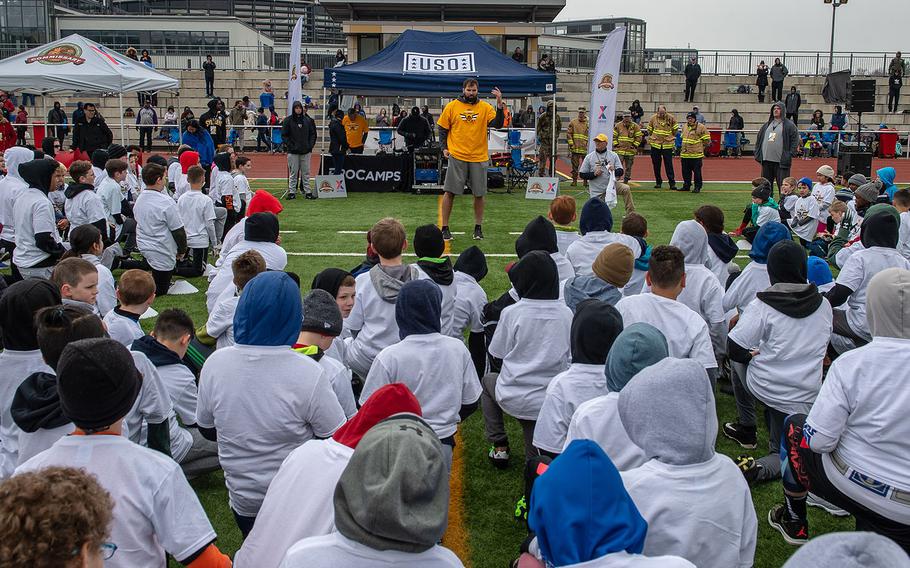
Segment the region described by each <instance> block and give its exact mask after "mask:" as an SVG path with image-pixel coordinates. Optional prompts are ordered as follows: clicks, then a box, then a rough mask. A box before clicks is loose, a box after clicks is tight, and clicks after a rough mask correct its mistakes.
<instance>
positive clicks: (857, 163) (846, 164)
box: [837, 152, 872, 178]
mask: <svg viewBox="0 0 910 568" xmlns="http://www.w3.org/2000/svg"><path fill="white" fill-rule="evenodd" d="M847 172H850V173H851V174H863V175H864V176H866V178H871V176H872V154H871V153H870V152H840V153H838V155H837V174H838V175H844V174H845V173H847Z"/></svg>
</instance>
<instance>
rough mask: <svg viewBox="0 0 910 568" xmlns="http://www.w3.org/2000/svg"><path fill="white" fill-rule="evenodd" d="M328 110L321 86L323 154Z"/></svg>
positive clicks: (324, 93)
mask: <svg viewBox="0 0 910 568" xmlns="http://www.w3.org/2000/svg"><path fill="white" fill-rule="evenodd" d="M328 111H329V109H328V103H327V101H326V90H325V87H323V88H322V128H321V130H322V153H323V154H325V129H326V121H327V120H332V119H331V118H330V117H329V116H328V115H327V113H328ZM908 146H910V144H908Z"/></svg>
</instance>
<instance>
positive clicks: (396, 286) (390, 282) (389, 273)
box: [370, 264, 420, 304]
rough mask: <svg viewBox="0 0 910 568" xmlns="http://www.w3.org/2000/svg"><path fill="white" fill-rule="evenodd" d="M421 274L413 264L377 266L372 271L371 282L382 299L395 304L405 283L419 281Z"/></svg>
mask: <svg viewBox="0 0 910 568" xmlns="http://www.w3.org/2000/svg"><path fill="white" fill-rule="evenodd" d="M419 274H420V272H419V271H418V270H417V267H416V266H414V265H413V264H402V265H401V266H382V265H381V264H377V265H376V266H374V267H373V268H371V269H370V282H372V283H373V287H374V288H376V293H377V294H379V297H380V298H382V299H383V300H385V301H386V302H388V303H390V304H394V303H395V300H397V299H398V291H399V290H401V287H402V286H404V283H405V282H410V281H411V280H417V278H418V277H419Z"/></svg>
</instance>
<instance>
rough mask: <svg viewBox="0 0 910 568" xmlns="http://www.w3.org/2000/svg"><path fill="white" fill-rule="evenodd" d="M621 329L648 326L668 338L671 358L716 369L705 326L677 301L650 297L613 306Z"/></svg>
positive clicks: (643, 296) (650, 295)
mask: <svg viewBox="0 0 910 568" xmlns="http://www.w3.org/2000/svg"><path fill="white" fill-rule="evenodd" d="M616 309H617V310H618V311H619V313H620V314H621V315H622V321H623V325H624V326H626V327H628V326H629V325H631V324H633V323H639V322H643V323H649V324H651V325H653V326H654V327H656V328H657V329H658V330H660V332H661V333H663V334H664V337H666V338H667V346H668V347H669V351H670V357H676V358H677V359H695V360H696V361H698V362H699V363H701V364H702V365H704V367H705V369H716V368H717V359H715V357H714V348H713V347H712V346H711V336H710V334H709V333H708V324H706V323H705V320H703V319H702V317H701V316H700V315H698V314H697V313H695V312H693V311H692V310H691V309H689V308H688V307H687V306H685V305H683V304H682V303H681V302H678V301H676V300H670V299H668V298H664V297H661V296H658V295H656V294H652V293H645V294H639V295H637V296H630V297H628V298H623V299H622V300H620V301H619V302H617V303H616Z"/></svg>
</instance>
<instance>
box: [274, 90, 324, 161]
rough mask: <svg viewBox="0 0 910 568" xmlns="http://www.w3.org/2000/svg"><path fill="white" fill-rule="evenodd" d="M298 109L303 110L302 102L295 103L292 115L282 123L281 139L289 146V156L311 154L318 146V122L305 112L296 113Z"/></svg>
mask: <svg viewBox="0 0 910 568" xmlns="http://www.w3.org/2000/svg"><path fill="white" fill-rule="evenodd" d="M298 107H299V108H300V109H301V111H302V110H303V104H302V103H301V102H300V101H296V102H294V106H293V107H291V114H289V115H288V116H287V117H285V119H284V120H283V121H281V139H282V141H284V143H285V145H287V148H288V154H309V153H310V152H312V151H313V148H314V147H315V146H316V122H315V121H313V119H312V118H310V116H309V115H308V114H307V113H305V112H301V113H300V114H297V113H296V112H294V109H295V108H298Z"/></svg>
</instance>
